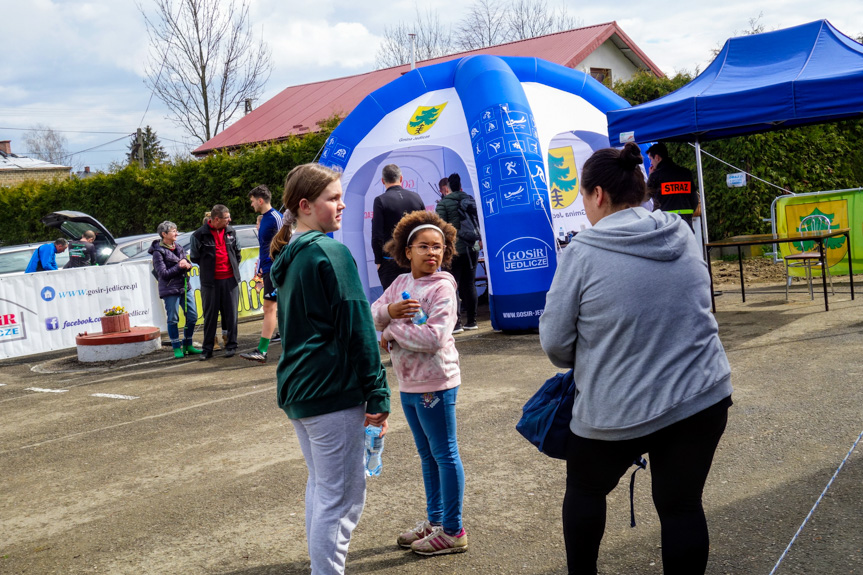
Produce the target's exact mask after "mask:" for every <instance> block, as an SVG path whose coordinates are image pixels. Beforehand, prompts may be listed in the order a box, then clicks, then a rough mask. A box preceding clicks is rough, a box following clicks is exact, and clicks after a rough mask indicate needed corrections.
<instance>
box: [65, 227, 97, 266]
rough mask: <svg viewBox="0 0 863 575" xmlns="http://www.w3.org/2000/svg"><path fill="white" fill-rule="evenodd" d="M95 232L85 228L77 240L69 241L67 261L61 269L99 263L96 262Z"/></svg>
mask: <svg viewBox="0 0 863 575" xmlns="http://www.w3.org/2000/svg"><path fill="white" fill-rule="evenodd" d="M95 241H96V232H94V231H93V230H86V231H84V233H83V234H82V235H81V239H80V240H78V241H77V242H69V262H68V263H67V264H66V265H65V266H63V269H69V268H82V267H85V266H95V265H99V264H97V263H96V245H95V244H94V243H93V242H95Z"/></svg>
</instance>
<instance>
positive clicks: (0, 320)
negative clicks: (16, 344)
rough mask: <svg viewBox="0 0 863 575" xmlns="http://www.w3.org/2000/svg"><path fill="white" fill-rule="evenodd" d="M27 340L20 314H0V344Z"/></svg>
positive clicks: (22, 318)
mask: <svg viewBox="0 0 863 575" xmlns="http://www.w3.org/2000/svg"><path fill="white" fill-rule="evenodd" d="M19 339H27V332H26V330H25V329H24V317H23V316H22V314H21V313H20V312H16V313H3V314H0V343H5V342H7V341H16V340H19Z"/></svg>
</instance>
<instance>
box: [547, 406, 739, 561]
mask: <svg viewBox="0 0 863 575" xmlns="http://www.w3.org/2000/svg"><path fill="white" fill-rule="evenodd" d="M730 405H731V398H730V397H728V398H726V399H724V400H722V401H720V402H719V403H717V404H716V405H713V406H712V407H708V408H707V409H705V410H703V411H701V412H699V413H696V414H695V415H693V416H691V417H689V418H687V419H684V420H683V421H679V422H677V423H675V424H673V425H669V426H668V427H666V428H664V429H660V430H659V431H656V432H654V433H651V434H650V435H647V436H644V437H639V438H636V439H629V440H626V441H599V440H595V439H585V438H583V437H578V436H577V435H574V434H571V433H570V435H569V443H568V445H567V454H566V496H565V497H564V499H563V537H564V540H565V542H566V561H567V565H568V566H569V573H570V575H595V574H596V559H597V556H598V554H599V543H600V541H602V535H603V533H604V532H605V498H606V496H607V495H608V494H609V493H610V492H611V490H612V489H614V488H615V486H616V485H617V483H618V481H619V480H620V478H621V477H622V476H623V474H624V473H626V471H627V469H628V468H629V467H630V466H631V465H632V462H633V461H634V460H635V459H636V457H638V456H640V455H642V454H644V453H647V454H648V461H649V464H648V468H649V469H650V475H651V478H652V483H653V503H654V505H655V506H656V511H657V513H658V514H659V521H660V524H661V527H662V563H663V567H664V569H663V573H665V575H698V574H703V573H704V570H705V569H706V568H707V553H708V548H709V538H708V535H707V520H706V519H705V517H704V508H703V507H702V506H701V495H702V492H703V490H704V482H705V481H706V480H707V474H708V472H709V471H710V465H711V463H712V462H713V454H714V452H715V451H716V446H717V445H718V444H719V438H720V437H721V436H722V433H723V432H724V431H725V424H726V422H727V419H728V407H729V406H730Z"/></svg>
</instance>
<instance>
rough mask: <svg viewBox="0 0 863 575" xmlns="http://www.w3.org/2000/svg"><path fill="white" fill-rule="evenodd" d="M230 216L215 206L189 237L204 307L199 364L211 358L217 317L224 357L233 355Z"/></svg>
mask: <svg viewBox="0 0 863 575" xmlns="http://www.w3.org/2000/svg"><path fill="white" fill-rule="evenodd" d="M230 222H231V213H230V212H229V211H228V208H227V207H226V206H223V205H222V204H216V205H215V206H213V209H212V210H211V211H210V221H209V222H207V223H206V224H204V225H203V226H201V227H200V228H198V229H197V230H195V232H194V233H192V245H191V248H190V250H189V251H190V255H191V260H192V262H193V263H196V264H198V267H199V276H200V278H201V300H202V302H203V304H204V343H203V345H202V350H203V353H201V360H207V359H210V358H211V357H213V345H214V342H215V339H216V328H217V327H218V321H219V313H220V312H221V314H222V328H223V329H225V330H227V332H228V341H227V343H226V344H225V357H233V356H234V354H235V353H236V352H237V305H238V303H239V297H240V288H239V285H240V246H239V244H237V234H236V232H235V231H234V228H232V227H231V226H230V225H229V224H230Z"/></svg>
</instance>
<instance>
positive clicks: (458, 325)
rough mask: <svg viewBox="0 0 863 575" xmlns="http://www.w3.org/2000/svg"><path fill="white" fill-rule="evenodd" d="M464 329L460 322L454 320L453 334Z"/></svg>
mask: <svg viewBox="0 0 863 575" xmlns="http://www.w3.org/2000/svg"><path fill="white" fill-rule="evenodd" d="M463 331H464V328H463V327H462V326H461V322H460V321H459V322H456V324H455V327H454V328H453V329H452V333H453V335H455V334H457V333H461V332H463Z"/></svg>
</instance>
